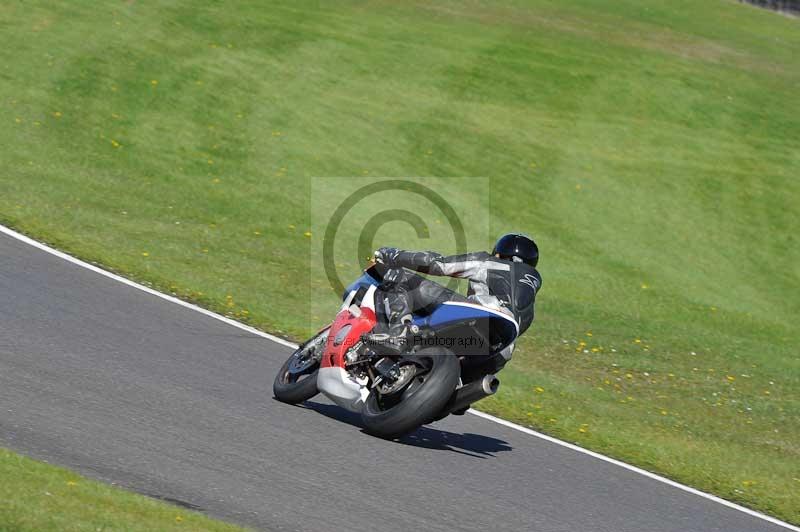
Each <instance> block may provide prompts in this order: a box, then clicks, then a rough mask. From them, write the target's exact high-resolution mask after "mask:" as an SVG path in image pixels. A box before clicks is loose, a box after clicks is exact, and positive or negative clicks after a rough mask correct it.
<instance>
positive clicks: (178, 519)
mask: <svg viewBox="0 0 800 532" xmlns="http://www.w3.org/2000/svg"><path fill="white" fill-rule="evenodd" d="M181 521H183V517H181V516H180V515H176V516H175V522H176V523H180V522H181Z"/></svg>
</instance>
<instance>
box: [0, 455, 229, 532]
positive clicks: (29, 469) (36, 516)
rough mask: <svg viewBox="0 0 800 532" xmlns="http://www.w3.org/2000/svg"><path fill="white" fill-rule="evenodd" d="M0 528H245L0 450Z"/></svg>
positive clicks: (146, 531)
mask: <svg viewBox="0 0 800 532" xmlns="http://www.w3.org/2000/svg"><path fill="white" fill-rule="evenodd" d="M0 478H2V479H3V481H2V482H0V531H2V532H45V531H59V532H61V531H64V532H67V531H69V532H80V531H87V532H96V531H98V530H126V531H131V532H134V531H142V532H150V531H155V530H158V531H162V530H163V531H178V530H197V531H201V530H202V531H209V532H244V529H242V528H239V527H236V526H233V525H229V524H225V523H221V522H219V521H214V520H212V519H209V518H207V517H205V516H203V515H200V514H199V513H196V512H192V511H187V510H184V509H182V508H178V507H176V506H170V505H169V504H165V503H163V502H160V501H157V500H155V499H150V498H148V497H144V496H142V495H137V494H134V493H130V492H127V491H124V490H121V489H118V488H115V487H112V486H108V485H106V484H103V483H101V482H96V481H93V480H89V479H87V478H84V477H82V476H80V475H77V474H75V473H73V472H71V471H68V470H66V469H62V468H60V467H55V466H52V465H50V464H45V463H42V462H37V461H35V460H31V459H30V458H25V457H23V456H20V455H18V454H15V453H12V452H11V451H8V450H6V449H2V448H0Z"/></svg>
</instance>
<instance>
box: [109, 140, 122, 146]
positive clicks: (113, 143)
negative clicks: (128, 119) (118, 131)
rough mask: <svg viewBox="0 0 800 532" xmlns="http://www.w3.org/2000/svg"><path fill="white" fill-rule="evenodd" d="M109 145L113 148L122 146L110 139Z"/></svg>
mask: <svg viewBox="0 0 800 532" xmlns="http://www.w3.org/2000/svg"><path fill="white" fill-rule="evenodd" d="M111 145H112V146H114V147H115V148H119V147H120V146H122V144H120V143H119V142H117V141H116V140H114V139H111Z"/></svg>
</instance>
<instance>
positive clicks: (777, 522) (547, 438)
mask: <svg viewBox="0 0 800 532" xmlns="http://www.w3.org/2000/svg"><path fill="white" fill-rule="evenodd" d="M467 412H469V413H470V414H473V415H476V416H478V417H482V418H484V419H488V420H489V421H493V422H495V423H498V424H500V425H504V426H506V427H509V428H512V429H515V430H518V431H520V432H524V433H525V434H528V435H530V436H535V437H536V438H540V439H542V440H545V441H548V442H550V443H555V444H557V445H560V446H562V447H566V448H567V449H571V450H573V451H576V452H579V453H582V454H586V455H589V456H591V457H592V458H597V459H598V460H602V461H604V462H608V463H610V464H614V465H615V466H619V467H621V468H623V469H627V470H628V471H632V472H634V473H638V474H640V475H644V476H646V477H648V478H651V479H653V480H657V481H659V482H662V483H664V484H667V485H669V486H672V487H673V488H678V489H680V490H683V491H685V492H688V493H691V494H692V495H697V496H699V497H703V498H704V499H708V500H710V501H714V502H717V503H719V504H722V505H723V506H727V507H728V508H733V509H734V510H739V511H740V512H743V513H746V514H748V515H751V516H753V517H757V518H759V519H763V520H764V521H768V522H770V523H772V524H774V525H778V526H782V527H785V528H787V529H789V530H794V531H795V532H800V527H796V526H794V525H792V524H789V523H786V522H784V521H781V520H780V519H778V518H776V517H771V516H769V515H766V514H762V513H761V512H757V511H755V510H751V509H750V508H745V507H744V506H740V505H738V504H736V503H735V502H731V501H727V500H725V499H722V498H720V497H717V496H716V495H711V494H710V493H706V492H704V491H700V490H698V489H695V488H692V487H690V486H686V485H685V484H681V483H680V482H675V481H674V480H670V479H668V478H666V477H662V476H661V475H657V474H655V473H651V472H650V471H647V470H645V469H641V468H639V467H636V466H633V465H630V464H626V463H625V462H621V461H619V460H617V459H615V458H611V457H610V456H606V455H604V454H600V453H596V452H594V451H590V450H589V449H584V448H583V447H580V446H578V445H575V444H572V443H569V442H565V441H563V440H559V439H557V438H554V437H552V436H548V435H547V434H542V433H541V432H536V431H535V430H533V429H529V428H527V427H523V426H521V425H517V424H516V423H512V422H511V421H506V420H505V419H501V418H499V417H495V416H493V415H491V414H487V413H485V412H480V411H478V410H475V409H472V408H470V409H469V410H467Z"/></svg>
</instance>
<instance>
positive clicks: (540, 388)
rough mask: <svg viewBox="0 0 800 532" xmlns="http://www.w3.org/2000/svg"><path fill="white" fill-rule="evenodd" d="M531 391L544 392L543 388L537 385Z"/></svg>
mask: <svg viewBox="0 0 800 532" xmlns="http://www.w3.org/2000/svg"><path fill="white" fill-rule="evenodd" d="M533 391H535V392H536V393H544V388H542V387H541V386H537V387H536V388H534V389H533Z"/></svg>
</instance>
